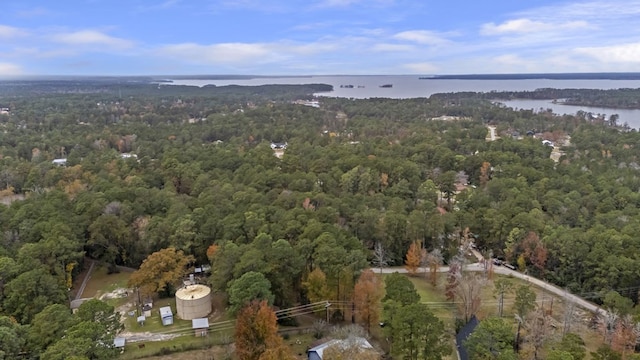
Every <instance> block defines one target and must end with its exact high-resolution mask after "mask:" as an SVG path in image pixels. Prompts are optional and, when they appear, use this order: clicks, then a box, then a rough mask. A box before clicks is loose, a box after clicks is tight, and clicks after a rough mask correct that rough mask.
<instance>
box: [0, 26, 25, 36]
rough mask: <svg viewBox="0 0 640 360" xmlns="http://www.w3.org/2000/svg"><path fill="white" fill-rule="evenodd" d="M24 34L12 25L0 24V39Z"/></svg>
mask: <svg viewBox="0 0 640 360" xmlns="http://www.w3.org/2000/svg"><path fill="white" fill-rule="evenodd" d="M24 35H26V32H25V31H23V30H21V29H18V28H16V27H13V26H7V25H0V39H13V38H16V37H19V36H24Z"/></svg>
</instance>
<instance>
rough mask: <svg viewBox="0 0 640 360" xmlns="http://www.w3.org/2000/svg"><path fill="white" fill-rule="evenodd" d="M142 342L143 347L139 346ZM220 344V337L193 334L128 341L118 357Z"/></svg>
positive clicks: (143, 356)
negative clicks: (159, 339) (161, 338)
mask: <svg viewBox="0 0 640 360" xmlns="http://www.w3.org/2000/svg"><path fill="white" fill-rule="evenodd" d="M142 344H144V347H142V348H141V347H140V346H141V345H142ZM216 344H220V339H219V338H218V337H216V336H215V335H213V334H212V335H209V336H204V337H195V336H193V335H185V336H180V337H177V338H175V339H172V340H168V341H145V342H136V343H129V344H127V345H126V346H125V350H124V353H122V355H120V357H119V358H120V359H123V360H129V359H142V358H146V357H150V356H156V355H169V354H173V353H179V352H184V351H187V350H195V349H204V348H209V347H211V346H214V345H216Z"/></svg>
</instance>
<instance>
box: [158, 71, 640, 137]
mask: <svg viewBox="0 0 640 360" xmlns="http://www.w3.org/2000/svg"><path fill="white" fill-rule="evenodd" d="M169 80H172V81H173V82H172V83H163V85H165V84H170V85H190V86H205V85H211V84H212V85H216V86H225V85H244V86H258V85H267V84H311V83H320V84H328V85H332V86H333V89H334V90H333V91H331V92H327V93H320V94H316V95H318V96H330V97H342V98H354V99H364V98H376V97H380V98H392V99H408V98H420V97H425V98H426V97H429V96H431V95H433V94H437V93H452V92H462V91H473V92H490V91H533V90H536V89H540V88H555V89H603V90H608V89H621V88H640V80H551V79H524V80H523V79H517V80H467V79H419V78H418V76H417V75H360V76H349V75H341V76H294V77H256V78H251V79H211V80H198V79H169ZM381 85H391V87H380V86H381ZM503 103H504V104H505V105H507V106H509V107H514V108H519V109H533V110H538V109H540V108H543V109H548V108H550V109H552V110H553V112H554V113H557V114H575V113H576V112H577V111H578V110H583V111H586V112H591V113H594V114H607V117H608V116H609V115H612V114H618V115H619V119H618V123H620V124H623V123H625V122H626V123H628V124H629V126H631V127H632V128H635V129H638V128H640V110H625V109H603V108H592V107H586V106H570V105H560V104H552V103H551V102H550V101H546V100H514V101H505V102H503Z"/></svg>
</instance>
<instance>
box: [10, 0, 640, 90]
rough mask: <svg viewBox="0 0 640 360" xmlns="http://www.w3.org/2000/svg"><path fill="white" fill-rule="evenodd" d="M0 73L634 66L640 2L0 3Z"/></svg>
mask: <svg viewBox="0 0 640 360" xmlns="http://www.w3.org/2000/svg"><path fill="white" fill-rule="evenodd" d="M0 13H1V14H2V15H0V76H3V77H7V76H20V75H108V76H111V75H194V74H251V75H341V74H342V75H387V74H389V75H400V74H416V75H433V74H497V73H563V72H638V71H640V0H602V1H600V0H596V1H552V0H530V1H524V0H444V1H443V0H438V1H435V0H306V1H301V0H56V1H51V0H1V1H0Z"/></svg>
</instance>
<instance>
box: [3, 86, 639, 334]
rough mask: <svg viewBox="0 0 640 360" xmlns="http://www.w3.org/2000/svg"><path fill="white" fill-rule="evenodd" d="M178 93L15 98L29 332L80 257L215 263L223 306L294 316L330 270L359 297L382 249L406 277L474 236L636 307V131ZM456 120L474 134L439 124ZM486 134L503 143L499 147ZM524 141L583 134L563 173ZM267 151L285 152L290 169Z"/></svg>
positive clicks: (450, 105) (10, 185)
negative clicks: (255, 282)
mask: <svg viewBox="0 0 640 360" xmlns="http://www.w3.org/2000/svg"><path fill="white" fill-rule="evenodd" d="M165 88H166V87H162V88H161V89H160V90H159V89H154V90H151V89H148V88H146V87H142V89H147V90H148V91H147V90H144V91H141V92H140V94H139V95H130V96H127V97H124V96H123V98H122V99H120V98H119V97H118V96H117V91H115V87H114V88H113V89H112V90H113V91H115V92H113V91H112V92H110V93H94V94H61V93H59V92H56V93H54V94H50V95H46V96H42V95H38V96H34V97H28V96H26V95H21V96H15V97H2V98H0V103H10V108H11V112H10V114H8V115H2V117H0V120H1V121H2V123H1V126H2V128H3V129H2V130H3V131H2V133H0V155H1V157H0V166H1V169H2V170H1V171H0V190H1V191H2V194H3V195H4V196H9V195H13V196H14V197H15V196H16V195H18V196H24V200H21V201H14V202H13V203H11V205H10V206H6V207H0V219H1V220H0V227H1V230H2V237H0V294H1V295H0V304H1V310H0V314H2V315H6V316H11V317H13V318H15V319H16V320H17V321H18V322H19V323H21V324H25V325H28V324H30V323H31V322H32V321H33V319H34V317H36V316H37V314H39V313H40V312H41V311H43V309H44V308H46V307H47V306H48V305H50V304H54V303H65V302H66V301H67V300H68V291H67V288H68V281H69V279H70V278H71V277H72V276H74V275H75V274H77V272H78V270H79V269H80V266H79V265H80V264H81V263H82V261H83V258H84V256H89V257H91V258H94V259H97V260H100V261H102V262H104V263H105V264H107V265H109V266H110V267H111V268H112V269H115V265H127V266H132V267H137V266H139V265H140V263H141V262H142V260H143V259H145V258H146V257H147V256H148V255H149V254H151V253H153V252H156V251H158V250H161V249H165V248H169V247H174V248H176V249H178V250H182V251H183V252H184V253H185V254H187V255H192V256H194V258H195V259H196V260H195V261H196V263H197V264H204V263H208V262H209V261H210V260H213V262H212V266H213V269H212V270H213V271H214V274H215V276H214V283H213V285H214V287H215V289H216V290H217V291H228V290H229V289H231V288H232V287H233V284H236V288H237V287H239V286H238V285H237V284H239V283H238V281H239V280H240V279H241V278H242V277H243V275H245V274H251V276H252V278H254V279H259V281H260V283H262V284H268V287H269V288H270V291H271V292H272V293H273V294H274V296H275V298H274V303H275V304H276V305H279V306H287V305H290V304H295V303H300V302H306V301H308V300H309V299H310V298H311V297H312V296H311V295H310V294H309V291H310V290H309V289H310V288H309V286H308V285H305V283H307V284H309V275H310V274H311V273H313V272H314V271H315V270H319V271H318V272H316V275H318V276H320V275H319V274H320V271H321V272H322V275H321V276H320V278H322V276H324V280H323V282H325V283H326V284H327V285H328V290H327V291H328V292H327V293H326V294H325V295H326V296H327V297H333V298H335V299H337V300H344V299H350V297H351V295H352V293H353V284H354V283H355V280H356V279H357V276H358V274H359V273H360V271H361V270H362V269H363V268H365V267H367V266H368V263H369V262H370V261H371V260H372V259H373V251H372V250H373V249H374V248H375V247H376V245H377V246H378V247H382V248H384V249H385V253H386V254H387V257H388V259H387V260H388V263H389V264H391V265H401V264H403V262H404V257H405V254H406V253H407V250H408V249H409V247H410V245H411V244H412V243H414V242H417V243H419V244H420V245H421V246H422V247H423V248H426V249H427V250H428V251H432V250H434V249H439V250H440V251H441V252H442V254H443V257H444V260H445V262H447V261H449V260H450V259H451V258H452V257H453V256H455V255H456V254H457V253H458V249H459V247H460V245H461V243H462V242H464V241H467V240H468V237H469V236H472V237H473V238H474V239H475V242H476V244H477V245H478V246H479V248H480V249H481V250H482V251H485V252H486V253H487V254H489V252H490V251H491V252H493V254H494V255H498V256H503V257H506V259H507V260H508V261H511V262H512V263H513V264H522V267H523V268H526V269H528V271H530V272H532V273H534V274H536V275H538V276H541V277H544V278H547V279H549V280H552V281H554V282H555V283H557V284H558V285H560V286H566V287H568V288H569V289H570V290H571V291H573V292H576V293H578V294H580V293H587V292H588V293H590V294H596V295H594V298H595V299H596V300H597V299H598V296H599V295H598V294H599V292H600V291H603V290H617V291H619V292H620V293H623V294H625V295H627V296H629V297H630V298H632V299H634V300H636V294H637V289H638V288H639V287H640V277H638V275H637V273H636V271H635V269H637V268H638V266H640V261H639V260H638V258H637V256H636V254H637V251H638V250H640V249H638V247H640V242H639V241H638V240H637V239H636V237H635V236H634V235H635V234H636V233H637V232H638V231H639V229H640V228H639V225H640V214H639V213H638V205H640V203H639V201H640V197H639V196H638V193H639V191H640V179H639V177H638V171H639V169H640V165H638V164H639V163H640V161H639V160H638V156H639V155H640V154H639V150H638V148H637V146H636V144H638V140H640V139H638V136H639V135H638V133H637V132H635V131H631V132H625V133H621V132H619V131H618V130H616V129H613V128H610V127H607V126H605V125H595V124H589V123H587V122H586V121H585V120H584V119H581V118H577V117H572V116H564V117H556V116H553V115H552V114H547V113H542V114H534V113H532V112H531V111H519V112H515V111H512V110H510V109H505V108H500V107H497V106H493V105H492V104H491V103H489V102H486V101H483V100H481V99H477V98H473V97H470V98H468V97H458V98H455V99H454V98H448V99H443V98H441V97H434V98H431V99H411V100H392V99H369V100H350V99H331V98H326V99H321V100H320V102H321V107H320V108H312V107H306V106H303V105H297V104H293V103H291V101H292V100H295V99H296V98H298V96H297V95H295V96H294V95H292V94H291V93H289V92H288V91H289V88H288V87H286V88H278V87H274V88H271V89H270V91H273V92H274V93H273V94H271V95H269V94H268V92H267V90H264V91H265V92H264V93H263V94H258V95H255V97H254V95H252V93H253V92H254V91H256V89H255V88H244V89H243V88H237V89H235V90H237V91H238V92H241V93H243V95H241V96H238V97H236V96H230V97H217V96H214V95H211V96H208V95H206V91H209V90H211V89H202V90H195V91H202V93H201V94H199V95H193V94H191V93H187V94H184V95H178V93H175V94H171V95H167V94H164V93H162V92H161V90H162V89H165ZM171 89H174V88H173V87H172V88H171ZM277 89H280V90H278V91H282V92H278V91H276V90H277ZM314 89H315V88H314ZM155 90H158V93H157V94H154V93H153V91H155ZM178 90H179V87H176V88H175V90H171V91H176V92H177V91H178ZM296 91H298V90H296ZM314 91H315V90H314ZM259 92H260V91H259ZM305 94H306V95H304V96H311V95H310V94H309V93H308V92H306V93H305ZM263 96H264V98H266V97H268V96H271V97H272V98H275V99H286V100H279V101H272V100H270V101H261V100H260V99H263ZM301 96H302V95H301ZM242 99H253V100H251V101H245V100H242ZM442 115H451V116H458V117H460V120H457V121H434V120H431V119H433V118H437V117H439V116H442ZM486 124H494V125H497V127H498V130H499V132H500V135H501V136H502V139H501V140H498V141H494V142H488V141H486V136H487V128H486ZM529 129H538V131H540V132H541V133H544V134H547V135H546V136H553V137H556V138H564V135H566V134H569V133H570V134H571V141H570V145H568V146H566V149H565V151H566V155H564V156H563V157H561V158H560V161H559V162H558V163H554V161H553V160H551V159H550V158H549V155H550V152H551V149H550V148H549V147H547V146H544V145H542V144H541V141H540V139H534V138H533V137H525V138H524V139H521V140H518V139H516V138H512V137H510V136H508V134H509V133H512V132H513V131H516V130H517V131H520V132H522V133H525V132H526V131H527V130H529ZM271 142H282V143H284V142H286V143H287V148H286V150H284V155H283V156H282V158H277V157H276V156H274V152H273V150H272V149H271V147H270V143H271ZM125 154H127V155H125ZM128 154H135V155H136V156H135V157H134V156H131V155H128ZM54 158H66V159H67V161H66V166H57V165H54V164H52V160H53V159H54ZM7 199H9V197H7ZM212 245H215V247H213V248H212ZM214 249H215V251H213V250H214ZM208 250H209V253H207V251H208ZM215 253H217V254H219V255H215ZM221 254H224V256H221ZM256 274H257V275H256ZM264 279H266V281H268V282H265V281H264ZM245 280H246V281H249V280H247V279H246V278H245V279H244V280H243V281H245ZM241 283H242V282H240V284H241Z"/></svg>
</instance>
